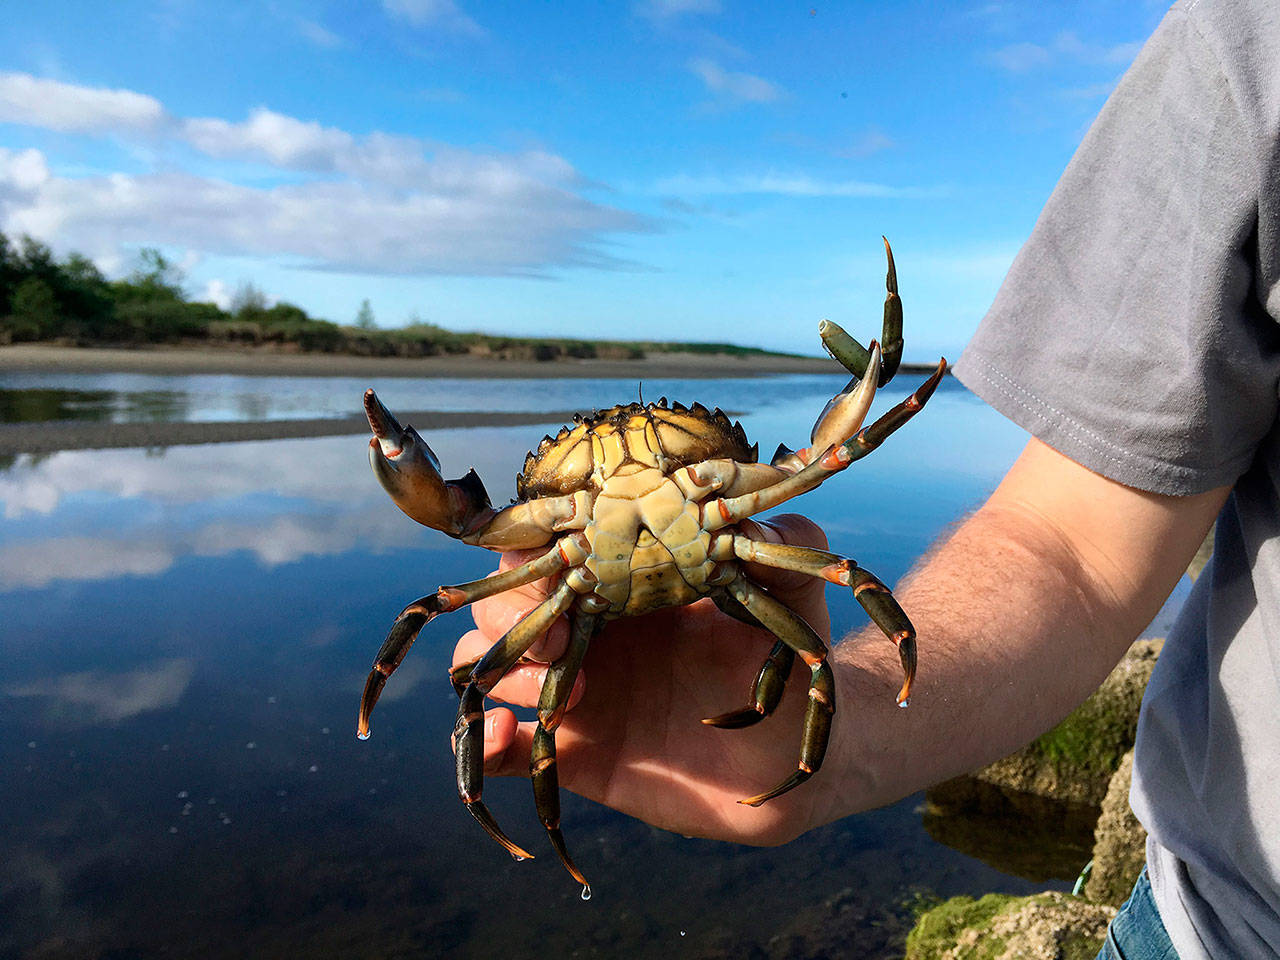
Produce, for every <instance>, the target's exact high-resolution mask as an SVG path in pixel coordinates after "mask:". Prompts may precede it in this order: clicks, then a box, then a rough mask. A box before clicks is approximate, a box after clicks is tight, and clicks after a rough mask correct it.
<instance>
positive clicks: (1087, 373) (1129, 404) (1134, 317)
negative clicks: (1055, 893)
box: [956, 0, 1280, 960]
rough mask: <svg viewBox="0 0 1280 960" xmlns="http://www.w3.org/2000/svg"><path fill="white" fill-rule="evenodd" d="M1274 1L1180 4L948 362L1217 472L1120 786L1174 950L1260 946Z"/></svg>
mask: <svg viewBox="0 0 1280 960" xmlns="http://www.w3.org/2000/svg"><path fill="white" fill-rule="evenodd" d="M1278 320H1280V4H1274V3H1268V2H1266V0H1238V2H1233V0H1199V2H1182V3H1178V4H1177V5H1176V6H1174V8H1173V9H1172V10H1171V11H1170V12H1169V13H1168V15H1167V16H1166V17H1165V19H1164V21H1163V23H1162V24H1161V26H1160V28H1159V30H1158V31H1157V32H1156V34H1155V35H1154V36H1153V37H1152V38H1151V40H1150V41H1149V42H1148V43H1147V45H1146V47H1144V49H1143V50H1142V52H1141V53H1140V54H1139V55H1138V58H1137V60H1136V61H1135V62H1134V65H1133V67H1132V68H1131V69H1130V71H1129V72H1128V73H1127V74H1126V75H1125V77H1124V79H1123V80H1122V81H1121V83H1120V85H1119V87H1118V88H1117V89H1116V91H1115V93H1114V94H1113V95H1112V97H1111V99H1110V100H1109V101H1108V102H1107V104H1106V106H1105V107H1104V108H1103V110H1102V112H1101V114H1100V115H1099V117H1098V120H1097V122H1096V123H1095V124H1094V125H1093V128H1092V129H1091V130H1090V131H1089V133H1088V135H1087V136H1086V137H1085V140H1084V143H1083V144H1082V145H1081V147H1080V149H1079V151H1078V152H1077V154H1076V156H1075V157H1074V158H1073V159H1072V161H1071V163H1070V165H1069V166H1068V167H1067V170H1066V173H1065V174H1064V175H1063V177H1062V180H1061V181H1060V183H1059V184H1058V187H1057V189H1056V190H1055V191H1054V193H1053V196H1052V197H1051V198H1050V200H1049V202H1048V204H1047V205H1046V206H1045V209H1044V212H1043V213H1042V214H1041V217H1040V220H1039V222H1038V223H1037V224H1036V227H1035V231H1034V232H1033V233H1032V236H1031V238H1030V240H1029V241H1028V242H1027V244H1026V246H1025V247H1024V248H1023V249H1022V251H1021V252H1020V253H1019V255H1018V257H1017V259H1016V261H1015V262H1014V265H1013V267H1012V269H1011V270H1010V272H1009V276H1008V278H1007V279H1006V281H1005V283H1004V286H1003V287H1002V288H1001V290H1000V293H999V295H998V296H997V297H996V301H995V303H994V305H993V306H992V308H991V311H990V313H988V315H987V317H986V319H985V320H984V321H983V323H982V326H981V328H980V329H979V331H978V333H977V334H976V336H975V337H974V339H973V341H972V342H971V343H970V345H969V347H968V348H967V349H966V351H965V353H964V355H963V357H962V358H961V360H960V362H959V363H958V364H957V367H956V372H957V374H958V375H959V377H960V379H961V380H962V381H963V382H964V383H965V384H966V385H967V386H969V387H970V388H971V389H972V390H973V391H974V392H975V393H977V394H978V395H980V396H981V397H983V399H985V400H986V401H987V402H989V403H990V404H991V405H992V406H994V407H996V408H997V409H998V410H1000V411H1001V412H1003V413H1004V414H1005V415H1007V416H1009V417H1010V418H1012V419H1013V420H1015V421H1016V422H1017V423H1019V424H1020V425H1022V426H1023V427H1025V428H1027V429H1028V430H1030V431H1031V432H1032V433H1033V434H1035V435H1036V436H1037V437H1039V438H1041V439H1042V440H1044V441H1045V442H1046V443H1048V444H1049V445H1051V446H1053V447H1054V448H1055V449H1057V450H1059V451H1061V452H1062V453H1064V454H1066V455H1067V456H1069V457H1071V458H1072V459H1073V460H1076V461H1078V462H1079V463H1081V464H1084V465H1085V466H1087V467H1089V468H1090V469H1092V470H1094V471H1096V472H1097V473H1100V474H1103V475H1105V476H1108V477H1110V478H1112V479H1114V480H1118V481H1120V482H1121V483H1125V484H1128V485H1130V486H1134V487H1139V488H1141V489H1145V490H1151V491H1155V492H1159V493H1166V494H1191V493H1197V492H1200V491H1204V490H1208V489H1211V488H1213V487H1216V486H1221V485H1224V484H1234V485H1235V489H1234V491H1233V493H1232V495H1231V497H1230V498H1229V500H1228V502H1227V505H1226V507H1225V508H1224V510H1223V513H1222V515H1221V516H1220V517H1219V520H1218V532H1217V541H1216V544H1215V553H1214V558H1213V562H1212V564H1211V567H1210V569H1209V571H1208V572H1207V573H1206V574H1205V575H1204V576H1202V577H1201V578H1200V580H1199V581H1198V582H1197V584H1196V586H1195V589H1194V590H1193V591H1192V595H1191V598H1190V599H1189V601H1188V603H1187V605H1186V608H1185V609H1184V611H1183V614H1182V616H1181V617H1180V619H1179V620H1178V623H1177V625H1176V627H1175V628H1174V630H1173V631H1172V633H1171V635H1170V637H1169V639H1168V641H1167V643H1166V646H1165V648H1164V653H1163V655H1162V656H1161V658H1160V662H1159V666H1158V667H1157V668H1156V671H1155V674H1154V676H1153V677H1152V680H1151V684H1150V686H1149V688H1148V690H1147V694H1146V698H1145V700H1144V701H1143V706H1142V716H1141V721H1140V724H1139V731H1138V747H1137V755H1136V764H1135V772H1134V786H1133V793H1132V802H1133V807H1134V810H1135V811H1136V812H1137V814H1138V816H1139V818H1140V819H1141V820H1142V822H1143V824H1144V825H1145V826H1146V827H1147V829H1148V831H1149V832H1150V840H1149V842H1148V848H1147V858H1148V865H1149V872H1150V875H1151V881H1152V887H1153V890H1154V892H1155V899H1156V904H1157V906H1158V907H1159V909H1160V915H1161V918H1162V919H1163V920H1164V923H1165V926H1166V927H1167V928H1168V931H1169V935H1170V937H1171V939H1172V940H1173V943H1174V945H1175V947H1176V948H1177V950H1178V952H1179V954H1180V955H1181V957H1182V958H1183V960H1198V958H1203V960H1208V958H1212V960H1223V958H1228V957H1249V958H1253V957H1259V958H1280V424H1278V423H1277V412H1278V410H1280V394H1278V385H1280V325H1278V323H1277V321H1278Z"/></svg>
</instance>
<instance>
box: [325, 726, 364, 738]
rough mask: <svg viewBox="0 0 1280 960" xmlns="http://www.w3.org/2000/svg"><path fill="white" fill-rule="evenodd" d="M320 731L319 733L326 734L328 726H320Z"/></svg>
mask: <svg viewBox="0 0 1280 960" xmlns="http://www.w3.org/2000/svg"><path fill="white" fill-rule="evenodd" d="M320 732H321V733H324V734H327V733H328V732H329V728H328V727H321V728H320ZM366 736H367V735H366Z"/></svg>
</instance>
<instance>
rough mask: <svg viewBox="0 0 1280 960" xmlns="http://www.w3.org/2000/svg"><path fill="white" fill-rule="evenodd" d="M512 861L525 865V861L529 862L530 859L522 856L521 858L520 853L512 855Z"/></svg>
mask: <svg viewBox="0 0 1280 960" xmlns="http://www.w3.org/2000/svg"><path fill="white" fill-rule="evenodd" d="M511 859H512V860H514V861H515V862H516V863H524V862H525V860H527V859H529V858H528V857H522V856H520V854H518V853H513V854H512V855H511Z"/></svg>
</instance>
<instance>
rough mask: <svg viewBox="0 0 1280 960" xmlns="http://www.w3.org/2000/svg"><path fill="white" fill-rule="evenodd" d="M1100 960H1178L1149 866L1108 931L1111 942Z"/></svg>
mask: <svg viewBox="0 0 1280 960" xmlns="http://www.w3.org/2000/svg"><path fill="white" fill-rule="evenodd" d="M1096 960H1178V953H1177V951H1176V950H1174V949H1173V944H1172V943H1171V942H1170V941H1169V934H1167V933H1165V929H1164V924H1163V923H1162V922H1161V921H1160V914H1159V912H1158V911H1157V910H1156V902H1155V899H1154V898H1153V897H1152V896H1151V881H1150V880H1148V879H1147V868H1146V867H1143V868H1142V874H1141V876H1139V877H1138V882H1137V883H1135V884H1134V885H1133V893H1131V894H1129V899H1128V900H1126V901H1125V902H1124V906H1122V907H1121V908H1120V912H1119V913H1118V914H1116V918H1115V919H1114V920H1112V921H1111V926H1110V927H1108V928H1107V942H1106V943H1104V944H1103V945H1102V949H1101V950H1100V951H1098V956H1097V958H1096Z"/></svg>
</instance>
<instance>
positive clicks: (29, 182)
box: [0, 147, 49, 200]
mask: <svg viewBox="0 0 1280 960" xmlns="http://www.w3.org/2000/svg"><path fill="white" fill-rule="evenodd" d="M48 179H49V165H48V164H47V163H45V159H44V154H42V153H41V152H40V151H39V150H16V151H15V150H6V149H5V148H4V147H0V200H3V197H4V193H5V192H6V191H5V190H4V188H5V187H8V188H9V189H10V190H13V191H15V192H17V193H30V192H31V191H33V190H37V189H39V187H40V185H41V184H43V183H44V182H45V181H47V180H48Z"/></svg>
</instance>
